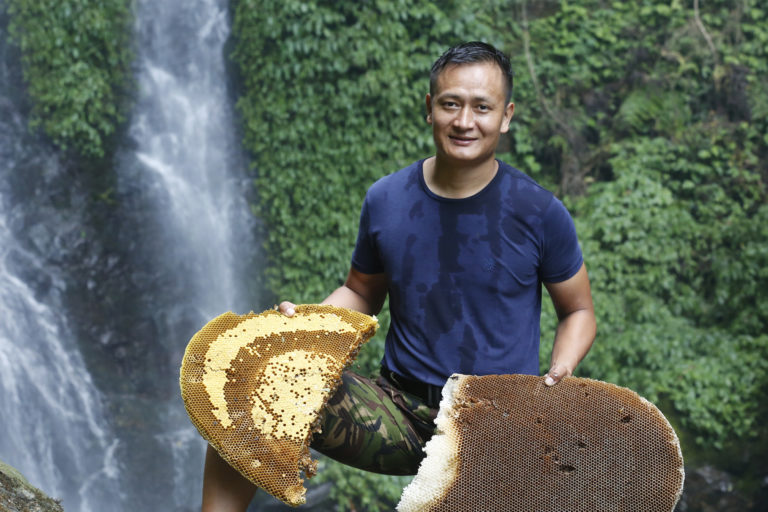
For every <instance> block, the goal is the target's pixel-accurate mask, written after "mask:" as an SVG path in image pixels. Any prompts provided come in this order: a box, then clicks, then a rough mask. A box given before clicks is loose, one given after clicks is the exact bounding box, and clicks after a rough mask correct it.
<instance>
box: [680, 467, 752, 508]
mask: <svg viewBox="0 0 768 512" xmlns="http://www.w3.org/2000/svg"><path fill="white" fill-rule="evenodd" d="M675 510H676V512H745V511H748V510H758V509H756V508H754V507H753V504H752V503H751V501H750V500H748V499H747V498H745V497H744V496H742V495H741V494H740V493H739V492H738V491H737V490H736V488H735V487H734V482H733V478H732V477H731V475H730V474H728V473H726V472H725V471H721V470H719V469H717V468H715V467H713V466H708V465H707V466H702V467H697V468H686V469H685V488H684V490H683V496H682V497H681V499H680V503H678V505H677V508H676V509H675Z"/></svg>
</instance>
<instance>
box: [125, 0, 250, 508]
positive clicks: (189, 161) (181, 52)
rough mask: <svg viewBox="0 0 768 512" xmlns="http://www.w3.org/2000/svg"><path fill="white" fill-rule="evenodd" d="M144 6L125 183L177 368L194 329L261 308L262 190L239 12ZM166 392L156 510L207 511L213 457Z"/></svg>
mask: <svg viewBox="0 0 768 512" xmlns="http://www.w3.org/2000/svg"><path fill="white" fill-rule="evenodd" d="M135 6H136V28H135V30H136V48H137V53H138V54H137V62H136V65H137V69H138V75H137V81H138V88H139V101H138V102H137V105H136V107H135V109H134V112H133V115H132V121H131V126H130V129H129V135H130V139H131V141H132V144H131V147H134V148H135V153H134V154H133V156H132V157H129V158H128V159H127V160H128V162H129V163H128V164H126V167H125V168H121V169H118V173H119V174H120V177H119V180H120V181H119V183H120V187H121V189H123V190H129V189H131V188H132V187H135V186H136V183H135V182H136V181H138V182H140V184H141V185H140V186H141V189H142V190H143V195H144V197H145V201H146V204H147V205H149V208H151V209H152V210H154V211H156V212H157V213H156V214H155V215H153V216H152V222H154V223H157V224H158V229H152V230H149V231H151V233H152V236H154V237H155V239H154V240H151V241H148V242H150V243H149V244H148V245H151V246H152V247H153V249H152V251H153V253H154V254H153V255H152V256H151V257H150V258H149V259H150V260H151V261H152V265H153V266H156V267H157V268H158V269H162V270H160V274H161V284H160V285H161V286H162V285H163V284H162V283H166V284H165V286H167V288H168V289H169V291H168V292H167V293H166V294H165V295H163V294H160V295H159V296H160V297H164V298H161V299H160V300H157V301H155V302H154V303H152V304H147V310H148V311H147V314H148V315H151V316H155V317H156V318H159V319H160V320H159V321H158V323H159V324H162V325H161V326H160V328H159V330H160V332H161V333H165V336H163V337H164V338H167V339H163V340H160V342H161V343H163V344H166V346H167V348H168V350H169V352H170V354H171V356H172V359H173V361H172V362H171V364H172V365H175V366H174V368H178V365H179V364H180V363H181V357H180V355H181V353H182V350H183V348H184V346H185V344H186V342H187V341H188V339H189V337H190V336H191V334H193V332H194V331H192V332H190V331H189V327H190V326H194V327H195V329H198V328H200V327H202V325H204V324H205V322H207V321H208V320H209V319H211V318H213V317H214V316H215V315H218V314H220V313H222V312H225V311H227V310H232V311H236V312H247V311H248V310H250V309H253V308H255V307H256V305H255V304H253V303H252V302H250V301H249V299H251V298H252V296H253V293H252V290H248V289H246V288H247V285H246V283H248V282H251V281H252V276H253V274H254V273H255V271H254V269H253V268H249V267H248V264H249V262H251V261H253V254H254V253H255V252H256V251H257V249H256V247H255V240H254V237H253V232H254V228H255V226H254V220H253V217H252V214H251V212H250V207H249V205H248V202H247V200H246V193H247V191H248V190H249V189H250V188H251V187H252V185H251V182H250V181H249V180H248V179H247V178H246V172H245V167H246V165H245V159H244V158H243V157H242V153H241V149H240V142H239V138H238V135H237V133H236V130H235V123H234V112H233V105H232V101H231V98H230V97H229V94H228V80H227V78H228V77H227V70H226V64H225V63H226V55H225V50H224V46H225V43H226V41H227V38H228V37H229V32H230V27H229V16H228V1H227V0H164V1H162V2H158V1H156V0H139V1H138V2H136V3H135ZM145 237H146V235H145ZM158 238H159V240H158ZM157 311H160V312H162V313H161V314H158V313H156V312H157ZM147 341H148V342H151V340H147ZM167 384H168V389H169V391H168V396H171V397H172V398H170V399H168V400H165V401H162V402H160V401H158V402H157V404H156V405H157V406H158V407H160V408H163V409H164V410H165V411H166V414H165V415H164V416H165V417H164V419H163V420H162V427H161V429H160V431H158V432H156V433H155V435H154V439H153V442H154V443H156V445H157V446H165V447H170V455H171V458H172V460H171V461H166V464H168V465H169V469H168V470H167V471H166V472H165V474H166V475H167V476H166V477H165V478H168V479H169V480H172V481H169V482H167V484H166V491H167V495H165V496H158V497H157V498H156V500H154V501H153V503H154V504H156V505H157V506H158V507H161V508H162V509H163V510H171V509H175V510H187V509H191V508H194V507H195V506H197V505H199V499H200V490H201V487H202V462H203V458H202V456H203V452H204V446H205V445H204V443H203V441H202V439H201V438H200V436H199V435H198V434H197V432H196V431H195V429H194V427H193V426H192V425H191V423H190V422H189V419H188V418H187V417H186V414H185V413H184V410H183V407H182V405H181V401H180V399H179V394H178V374H177V373H174V374H172V375H168V376H167ZM145 449H146V448H145ZM132 470H133V471H134V472H135V471H141V468H133V469H132ZM135 492H137V493H140V492H142V490H141V489H136V490H135ZM159 509H160V508H158V510H159Z"/></svg>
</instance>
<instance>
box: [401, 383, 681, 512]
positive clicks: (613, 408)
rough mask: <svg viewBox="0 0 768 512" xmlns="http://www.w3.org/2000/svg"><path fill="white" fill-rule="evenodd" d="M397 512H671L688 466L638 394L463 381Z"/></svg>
mask: <svg viewBox="0 0 768 512" xmlns="http://www.w3.org/2000/svg"><path fill="white" fill-rule="evenodd" d="M436 424H437V433H436V434H435V436H434V437H433V438H432V439H431V440H430V441H429V442H428V443H427V445H426V448H425V451H426V453H427V457H426V458H425V459H424V460H423V461H422V463H421V466H420V467H419V471H418V474H417V475H416V477H415V478H414V479H413V481H412V482H411V483H410V484H409V485H408V486H407V487H406V488H405V489H404V491H403V494H402V496H401V499H400V503H399V504H398V507H397V510H398V512H416V511H418V512H459V511H460V512H502V511H510V510H515V511H521V512H617V511H622V512H671V511H672V510H673V509H674V508H675V505H676V504H677V501H678V499H679V498H680V494H681V493H682V488H683V479H684V471H683V456H682V453H681V451H680V443H679V442H678V439H677V435H676V434H675V431H674V430H673V429H672V427H671V426H670V424H669V422H668V421H667V420H666V418H665V417H664V415H663V414H662V413H661V412H660V411H659V410H658V409H657V408H656V407H655V406H654V405H653V404H651V403H650V402H648V401H647V400H645V399H644V398H642V397H640V396H638V395H637V394H636V393H635V392H633V391H631V390H629V389H626V388H622V387H619V386H616V385H613V384H609V383H607V382H600V381H596V380H591V379H584V378H576V377H569V378H566V379H563V380H562V381H561V382H560V383H558V384H557V385H556V386H553V387H548V386H546V385H545V384H544V378H543V377H535V376H531V375H488V376H483V377H478V376H467V375H459V374H455V375H453V376H451V378H450V379H448V382H447V383H446V385H445V387H444V388H443V398H442V401H441V403H440V412H439V414H438V417H437V420H436Z"/></svg>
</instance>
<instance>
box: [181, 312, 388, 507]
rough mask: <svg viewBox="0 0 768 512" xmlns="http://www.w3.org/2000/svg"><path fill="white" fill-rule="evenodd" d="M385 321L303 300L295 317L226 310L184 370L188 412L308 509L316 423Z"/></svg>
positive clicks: (221, 446) (268, 483)
mask: <svg viewBox="0 0 768 512" xmlns="http://www.w3.org/2000/svg"><path fill="white" fill-rule="evenodd" d="M377 327H378V323H377V321H376V318H374V317H370V316H368V315H364V314H362V313H358V312H355V311H351V310H348V309H344V308H337V307H334V306H322V305H312V304H310V305H299V306H296V314H295V315H294V316H292V317H290V318H288V317H285V316H284V315H283V314H282V313H279V312H278V311H274V310H268V311H264V312H263V313H261V314H258V315H257V314H255V313H249V314H247V315H236V314H234V313H231V312H229V313H224V314H223V315H220V316H218V317H217V318H214V319H213V320H211V321H210V322H208V324H206V325H205V326H204V327H203V328H202V329H201V330H200V331H199V332H198V333H197V334H195V335H194V336H193V337H192V339H191V340H190V341H189V344H188V345H187V349H186V351H185V354H184V359H183V361H182V364H181V372H180V385H181V396H182V399H183V400H184V406H185V407H186V409H187V413H188V414H189V417H190V419H191V420H192V423H193V424H194V425H195V427H197V430H198V431H199V432H200V434H201V435H202V436H203V438H205V439H206V440H207V441H208V442H209V443H210V444H211V446H213V447H214V448H215V449H216V450H217V451H218V452H219V454H220V455H221V457H222V458H223V459H224V460H226V461H227V462H228V463H229V464H230V465H231V466H232V467H234V468H235V469H237V470H238V471H239V472H240V473H241V474H242V475H243V476H245V477H246V478H248V480H250V481H251V482H253V483H254V484H256V485H257V486H259V487H261V488H262V489H264V490H266V491H267V492H269V493H270V494H272V495H273V496H275V497H276V498H278V499H280V500H281V501H283V502H285V503H287V504H289V505H293V506H298V505H301V504H302V503H304V502H305V497H304V496H305V493H306V489H305V488H304V485H303V482H304V481H303V479H302V478H301V472H302V471H303V472H304V474H305V476H306V477H307V478H311V477H312V476H313V475H314V474H315V472H316V469H317V462H316V461H313V460H312V459H311V457H310V452H309V443H310V441H311V438H312V434H313V432H314V431H313V425H314V426H317V425H319V421H318V419H319V415H320V411H321V410H322V408H323V407H324V405H325V403H326V402H327V401H328V399H329V398H330V397H331V395H332V394H333V392H334V391H335V389H336V387H337V386H338V383H339V382H340V378H341V372H342V371H343V370H344V368H345V367H347V366H348V365H349V364H350V363H351V362H352V361H353V359H354V355H355V354H357V351H358V349H359V347H360V345H361V344H362V343H365V342H366V341H368V339H370V337H371V336H373V334H374V332H375V331H376V328H377ZM319 333H323V337H322V338H321V337H320V336H319ZM316 429H317V427H315V430H316Z"/></svg>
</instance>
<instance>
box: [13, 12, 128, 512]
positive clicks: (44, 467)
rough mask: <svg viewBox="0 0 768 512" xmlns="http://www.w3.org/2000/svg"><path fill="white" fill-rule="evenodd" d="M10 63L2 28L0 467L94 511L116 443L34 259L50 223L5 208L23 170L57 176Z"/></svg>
mask: <svg viewBox="0 0 768 512" xmlns="http://www.w3.org/2000/svg"><path fill="white" fill-rule="evenodd" d="M0 14H2V13H0ZM0 21H2V19H1V17H0ZM17 57H18V56H16V55H12V52H11V51H10V49H9V48H8V46H7V44H6V32H5V23H0V176H2V180H1V181H0V311H1V313H0V411H2V414H1V415H0V432H1V434H0V459H2V460H3V461H4V462H6V463H8V464H11V465H12V466H14V467H16V468H17V469H19V470H20V471H21V472H22V473H23V474H24V475H25V476H26V477H27V478H28V479H29V480H30V482H32V483H33V484H34V485H36V486H38V487H40V488H42V489H44V490H45V491H46V492H47V493H49V494H50V495H52V496H54V497H57V498H61V499H62V500H63V502H64V503H66V504H67V506H68V509H71V510H80V511H84V512H88V511H94V512H98V511H100V510H104V509H103V508H101V505H100V504H102V503H103V501H104V499H106V498H107V497H108V496H118V497H119V496H120V487H119V485H118V483H119V482H118V480H117V477H118V473H119V465H118V463H117V461H116V460H115V458H114V457H113V454H114V451H115V449H116V447H117V446H118V444H119V440H117V439H116V438H114V436H112V434H111V432H110V429H109V426H108V422H107V421H106V420H105V418H104V415H105V414H104V407H103V397H102V395H101V394H100V393H99V392H98V391H97V390H96V389H95V387H94V385H93V382H92V380H91V378H90V375H89V373H88V371H87V369H86V366H85V363H84V361H83V359H82V357H81V355H80V352H79V351H78V349H77V347H76V346H75V345H74V344H73V342H72V333H71V332H70V324H69V320H68V319H67V318H66V316H65V315H64V314H63V312H62V311H63V309H62V301H61V297H62V294H63V292H64V291H65V290H66V287H67V285H66V282H65V278H64V276H63V274H62V273H61V272H60V270H59V269H57V268H55V267H51V266H50V265H49V264H48V262H47V261H46V259H45V257H43V256H41V252H43V251H40V250H39V249H41V248H43V247H44V246H45V245H46V244H47V243H48V242H49V241H50V237H49V234H50V235H53V234H52V233H47V230H48V229H49V228H50V224H49V223H47V222H46V221H45V219H37V221H33V220H31V219H30V218H29V217H30V215H29V213H30V212H28V211H26V210H25V209H24V208H20V207H18V205H14V204H13V203H12V197H11V196H12V188H13V187H12V183H13V182H16V183H17V184H18V183H19V182H23V181H24V180H25V178H28V179H29V180H30V181H31V182H32V181H34V178H33V176H34V175H33V173H31V172H30V174H29V175H26V172H27V170H28V169H30V168H32V167H35V168H42V169H47V170H49V171H50V170H53V171H55V169H56V168H57V167H58V162H57V161H56V158H55V155H54V154H53V153H52V151H51V150H50V148H48V147H46V146H45V145H44V144H41V143H40V142H38V141H37V140H36V139H35V138H34V137H31V136H30V135H29V133H28V128H27V125H26V121H27V119H26V113H25V112H22V111H21V110H20V108H19V105H20V104H23V103H24V101H23V99H22V98H21V96H22V94H21V91H20V89H21V87H20V83H19V82H20V81H19V79H18V76H17V75H18V60H17ZM29 186H31V187H35V186H37V185H36V184H34V183H29ZM39 192H40V190H39V189H37V190H36V193H39ZM20 234H24V235H25V236H23V237H22V236H19V235H20ZM54 236H55V235H54ZM96 482H98V485H94V484H95V483H96Z"/></svg>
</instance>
